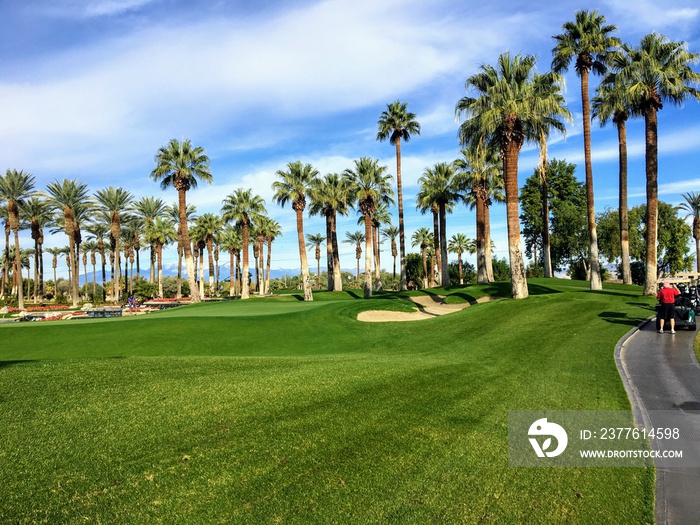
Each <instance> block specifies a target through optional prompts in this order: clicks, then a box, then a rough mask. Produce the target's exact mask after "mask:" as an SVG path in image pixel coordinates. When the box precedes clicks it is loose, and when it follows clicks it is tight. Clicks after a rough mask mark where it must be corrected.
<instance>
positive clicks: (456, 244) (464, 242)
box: [448, 233, 474, 284]
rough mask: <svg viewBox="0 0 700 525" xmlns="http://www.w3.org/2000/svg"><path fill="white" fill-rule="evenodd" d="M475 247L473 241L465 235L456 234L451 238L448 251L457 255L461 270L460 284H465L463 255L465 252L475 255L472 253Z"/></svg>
mask: <svg viewBox="0 0 700 525" xmlns="http://www.w3.org/2000/svg"><path fill="white" fill-rule="evenodd" d="M473 246H474V243H473V242H472V240H471V239H469V238H468V237H467V236H466V235H464V234H463V233H456V234H454V235H453V236H452V237H451V238H450V242H449V244H448V249H449V250H450V253H456V254H457V266H458V268H459V284H464V276H463V272H462V254H463V253H464V252H467V253H474V252H473V251H471V250H472V247H473Z"/></svg>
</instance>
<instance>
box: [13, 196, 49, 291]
mask: <svg viewBox="0 0 700 525" xmlns="http://www.w3.org/2000/svg"><path fill="white" fill-rule="evenodd" d="M21 211H22V214H23V215H24V216H25V217H26V219H27V220H28V221H29V227H30V228H31V231H32V239H33V240H34V302H35V303H36V302H37V301H38V300H39V297H43V296H44V258H43V253H42V250H43V245H44V227H45V226H48V225H49V224H50V223H51V221H52V219H53V214H52V213H51V209H50V208H49V205H48V203H47V202H46V201H45V200H44V199H41V198H39V197H37V196H33V197H30V198H29V199H27V200H26V201H25V202H24V205H23V206H21Z"/></svg>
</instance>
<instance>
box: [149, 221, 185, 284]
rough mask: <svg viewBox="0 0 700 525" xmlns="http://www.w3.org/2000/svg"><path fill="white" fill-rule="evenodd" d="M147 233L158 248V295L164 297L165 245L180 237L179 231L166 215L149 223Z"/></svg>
mask: <svg viewBox="0 0 700 525" xmlns="http://www.w3.org/2000/svg"><path fill="white" fill-rule="evenodd" d="M146 235H147V237H148V238H149V239H152V240H153V244H154V245H155V248H156V259H157V261H158V271H157V275H158V277H157V282H158V297H163V246H165V245H167V244H170V243H171V242H174V241H175V240H176V239H177V238H178V236H177V231H176V230H175V225H174V224H173V222H172V221H170V220H168V219H167V218H164V217H156V218H155V219H153V222H151V223H150V224H149V225H148V227H147V231H146Z"/></svg>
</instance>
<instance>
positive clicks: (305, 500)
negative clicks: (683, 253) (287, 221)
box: [0, 280, 653, 524]
mask: <svg viewBox="0 0 700 525" xmlns="http://www.w3.org/2000/svg"><path fill="white" fill-rule="evenodd" d="M508 290H509V284H508V283H496V284H494V285H488V286H468V287H451V288H448V289H435V290H431V291H430V292H431V293H436V294H439V295H451V296H453V297H452V299H451V300H454V301H462V300H464V301H472V300H473V299H476V298H478V297H481V296H486V295H507V293H508ZM530 292H531V297H530V298H529V299H527V300H524V301H513V300H505V301H497V302H493V303H484V304H479V305H476V306H473V307H470V308H467V309H466V310H464V311H462V312H458V313H454V314H450V315H447V316H442V317H439V318H435V319H431V320H423V321H416V322H407V323H382V324H365V323H360V322H358V321H357V320H356V316H357V313H358V312H360V311H362V310H367V309H378V308H387V309H408V308H412V306H411V305H410V304H409V303H408V302H407V301H404V300H402V299H401V298H402V297H405V295H402V294H390V293H385V294H377V297H375V298H373V299H372V300H371V301H364V300H358V299H356V298H355V297H354V294H353V293H345V292H342V293H332V294H328V293H319V294H316V296H315V299H316V300H315V301H314V302H313V303H311V304H307V303H303V302H300V301H298V300H296V299H295V298H294V297H293V296H287V297H286V298H284V299H280V298H269V299H255V300H251V301H230V302H224V303H216V304H200V305H192V306H188V307H181V308H178V309H174V310H169V311H164V312H160V313H157V314H153V315H149V316H144V317H139V318H124V319H104V320H91V321H73V322H56V323H54V322H47V323H41V324H35V323H26V324H22V325H4V326H0V337H1V338H2V341H3V344H2V346H1V347H0V428H2V429H3V431H2V434H3V440H2V442H0V478H1V479H2V480H3V483H2V484H0V522H2V523H6V522H7V523H77V522H81V523H82V522H88V523H89V522H97V523H100V522H102V523H157V522H163V523H182V524H192V523H269V522H279V523H300V524H308V523H324V524H325V523H377V522H387V523H400V524H406V523H465V522H466V523H471V522H480V521H484V522H496V523H503V522H508V523H510V522H527V523H555V522H562V521H567V522H573V523H601V522H612V521H614V522H615V523H643V522H651V521H653V510H652V509H653V472H651V471H648V470H643V469H631V468H626V469H600V468H598V469H594V468H580V469H575V468H565V469H562V468H560V469H518V468H510V467H508V464H507V461H508V458H507V431H508V428H507V419H508V411H510V410H536V409H551V410H557V409H585V410H626V409H628V408H629V403H628V401H627V398H626V395H625V392H624V389H623V387H622V383H621V381H620V379H619V377H618V374H617V370H616V367H615V363H614V360H613V350H614V346H615V344H616V342H617V340H618V339H619V338H620V337H622V336H623V335H624V334H625V333H626V332H627V331H628V330H629V329H630V328H631V327H633V326H634V325H636V324H637V323H638V322H640V321H641V320H643V319H645V318H646V317H648V316H649V315H652V313H653V307H652V306H651V305H652V304H653V300H650V299H648V298H643V297H641V296H640V293H641V290H640V289H639V288H636V287H627V286H621V285H620V286H607V285H606V287H605V290H604V291H602V292H590V291H589V290H588V287H587V284H586V283H581V282H568V281H558V280H554V281H553V280H533V281H531V282H530ZM412 293H415V292H412Z"/></svg>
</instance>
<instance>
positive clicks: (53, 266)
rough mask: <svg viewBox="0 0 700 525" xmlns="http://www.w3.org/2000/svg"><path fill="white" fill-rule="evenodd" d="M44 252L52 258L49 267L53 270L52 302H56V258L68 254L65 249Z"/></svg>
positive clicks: (47, 249) (51, 249) (50, 249)
mask: <svg viewBox="0 0 700 525" xmlns="http://www.w3.org/2000/svg"><path fill="white" fill-rule="evenodd" d="M46 252H47V253H48V254H49V255H51V256H52V260H51V267H52V268H53V300H54V302H56V295H57V293H56V292H57V290H56V268H57V267H58V257H59V255H61V254H63V253H68V251H67V249H66V248H46Z"/></svg>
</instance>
